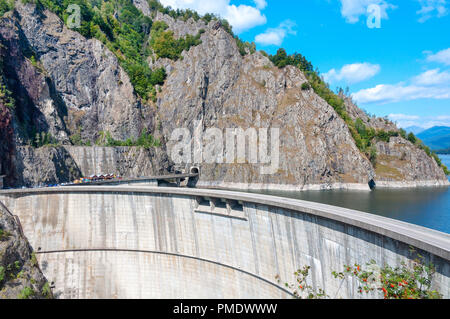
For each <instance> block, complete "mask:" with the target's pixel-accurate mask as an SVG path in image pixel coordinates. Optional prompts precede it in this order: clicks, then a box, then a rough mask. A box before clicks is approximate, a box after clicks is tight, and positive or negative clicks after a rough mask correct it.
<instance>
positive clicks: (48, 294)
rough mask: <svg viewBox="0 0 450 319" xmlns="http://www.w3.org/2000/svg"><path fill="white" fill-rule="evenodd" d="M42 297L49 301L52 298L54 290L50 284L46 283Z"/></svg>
mask: <svg viewBox="0 0 450 319" xmlns="http://www.w3.org/2000/svg"><path fill="white" fill-rule="evenodd" d="M42 295H43V296H44V297H45V298H47V299H50V298H51V297H52V290H51V288H50V285H49V283H48V282H46V283H45V284H44V286H43V287H42Z"/></svg>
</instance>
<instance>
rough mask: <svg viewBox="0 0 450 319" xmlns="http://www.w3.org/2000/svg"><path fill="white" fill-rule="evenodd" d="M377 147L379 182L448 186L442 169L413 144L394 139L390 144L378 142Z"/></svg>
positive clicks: (398, 138)
mask: <svg viewBox="0 0 450 319" xmlns="http://www.w3.org/2000/svg"><path fill="white" fill-rule="evenodd" d="M376 147H377V151H378V154H379V155H378V159H377V165H376V173H377V179H378V180H379V181H381V182H400V183H402V182H403V183H405V184H406V185H408V184H411V183H414V182H418V181H422V182H425V181H429V182H432V181H434V182H435V184H436V185H447V183H446V176H445V174H444V173H443V171H442V168H440V167H439V166H438V165H437V163H436V161H434V160H432V159H430V157H429V156H428V155H427V154H426V153H425V151H423V150H420V149H418V148H417V147H415V146H414V145H413V144H412V143H411V142H409V141H407V140H405V139H403V138H401V137H393V138H391V141H390V142H389V143H386V142H378V143H377V145H376ZM381 184H382V183H381ZM394 185H395V184H394ZM397 185H398V184H397Z"/></svg>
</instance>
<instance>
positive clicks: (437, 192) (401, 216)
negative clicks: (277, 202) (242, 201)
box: [263, 155, 450, 234]
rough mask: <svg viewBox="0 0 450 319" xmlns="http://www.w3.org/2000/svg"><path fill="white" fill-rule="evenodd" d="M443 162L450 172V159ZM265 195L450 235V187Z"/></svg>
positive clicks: (448, 156) (443, 158) (273, 193)
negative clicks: (358, 213)
mask: <svg viewBox="0 0 450 319" xmlns="http://www.w3.org/2000/svg"><path fill="white" fill-rule="evenodd" d="M441 159H442V161H443V163H444V164H446V165H447V167H449V168H450V155H441ZM263 193H266V194H270V195H275V196H283V197H290V198H296V199H301V200H306V201H312V202H318V203H323V204H329V205H334V206H339V207H345V208H350V209H355V210H359V211H363V212H367V213H372V214H376V215H380V216H384V217H389V218H393V219H398V220H401V221H404V222H408V223H412V224H417V225H420V226H424V227H428V228H431V229H435V230H438V231H442V232H446V233H449V234H450V187H430V188H427V187H425V188H418V189H399V190H397V189H376V190H374V191H372V192H360V191H346V190H333V191H306V192H295V193H293V192H292V193H291V192H273V191H270V192H263Z"/></svg>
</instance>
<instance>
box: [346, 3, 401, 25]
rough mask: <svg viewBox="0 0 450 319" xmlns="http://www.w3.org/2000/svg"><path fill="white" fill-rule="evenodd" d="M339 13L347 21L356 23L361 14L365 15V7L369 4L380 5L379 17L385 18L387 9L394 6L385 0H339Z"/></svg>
mask: <svg viewBox="0 0 450 319" xmlns="http://www.w3.org/2000/svg"><path fill="white" fill-rule="evenodd" d="M340 1H341V14H342V16H343V17H344V18H345V20H346V21H347V22H348V23H357V22H358V21H359V19H360V17H361V16H367V9H368V7H369V6H370V5H372V4H376V5H379V6H380V9H381V18H382V19H387V18H388V14H387V10H388V9H395V8H396V6H394V5H392V4H390V3H388V2H387V1H385V0H340Z"/></svg>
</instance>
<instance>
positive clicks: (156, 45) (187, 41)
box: [150, 21, 205, 61]
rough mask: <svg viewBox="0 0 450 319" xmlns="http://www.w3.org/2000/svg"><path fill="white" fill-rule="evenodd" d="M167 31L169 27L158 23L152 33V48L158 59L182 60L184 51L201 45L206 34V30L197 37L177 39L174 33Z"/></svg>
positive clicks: (163, 23)
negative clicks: (202, 36) (201, 38)
mask: <svg viewBox="0 0 450 319" xmlns="http://www.w3.org/2000/svg"><path fill="white" fill-rule="evenodd" d="M167 29H168V26H167V24H166V23H165V22H163V21H156V22H155V23H154V24H153V27H152V31H151V33H150V38H151V39H150V46H151V48H152V49H153V52H154V53H155V54H156V57H157V58H168V59H171V60H175V61H176V60H178V59H180V58H181V53H182V52H183V51H185V50H186V51H189V49H190V48H191V47H192V46H197V45H199V44H200V43H201V40H200V37H201V35H202V34H203V33H205V30H200V31H199V32H198V34H197V35H196V36H195V37H194V36H192V35H190V34H188V35H186V36H185V37H184V38H180V39H175V38H174V33H173V31H166V30H167Z"/></svg>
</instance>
